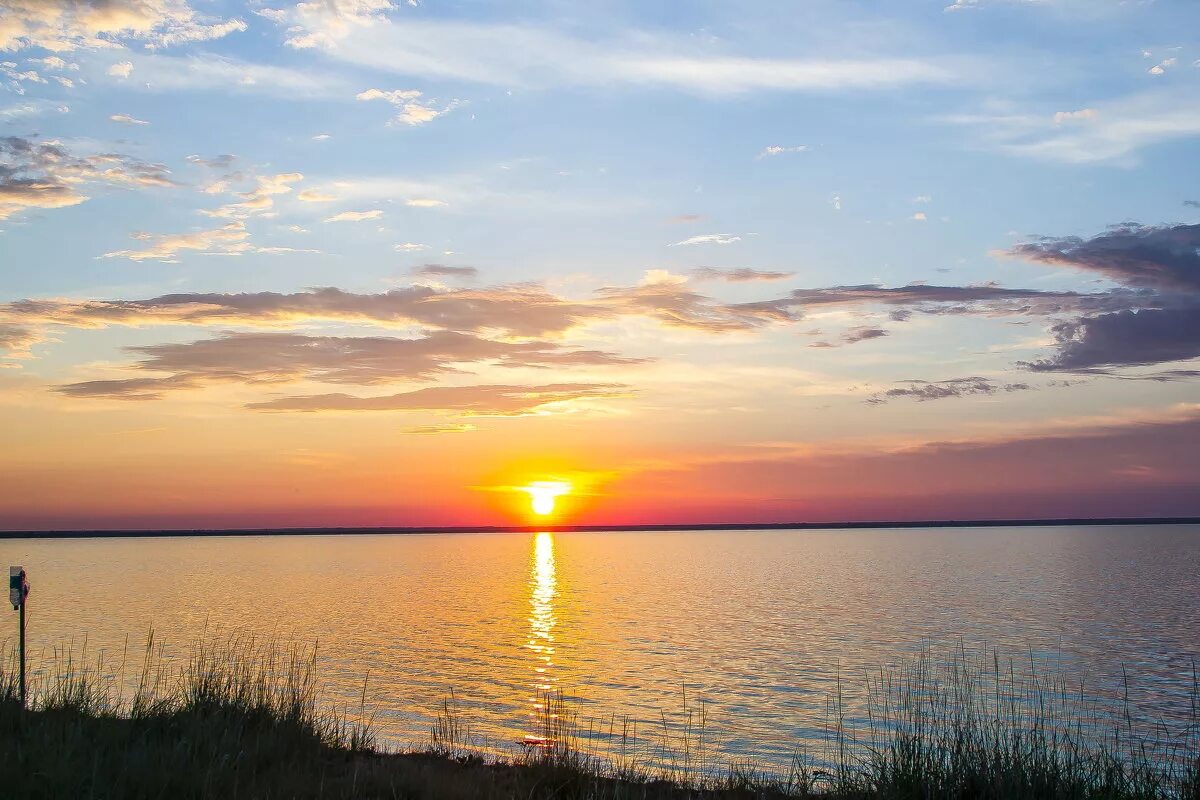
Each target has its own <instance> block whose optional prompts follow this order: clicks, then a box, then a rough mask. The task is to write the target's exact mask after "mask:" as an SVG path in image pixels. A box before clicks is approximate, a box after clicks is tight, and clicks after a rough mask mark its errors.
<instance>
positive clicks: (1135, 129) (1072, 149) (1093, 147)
mask: <svg viewBox="0 0 1200 800" xmlns="http://www.w3.org/2000/svg"><path fill="white" fill-rule="evenodd" d="M1083 111H1085V112H1089V113H1087V114H1083V113H1082V112H1068V113H1072V114H1074V115H1075V116H1069V117H1059V115H1058V114H1054V115H1049V114H1039V113H1022V112H1014V111H1013V110H1011V109H1001V110H1000V111H999V112H998V113H997V112H986V113H981V114H959V115H952V116H948V117H944V118H943V120H944V121H946V122H949V123H952V124H956V125H963V126H967V127H970V128H974V129H975V130H977V131H978V140H977V141H978V145H979V146H981V147H983V148H985V149H989V150H996V151H999V152H1002V153H1007V154H1009V155H1014V156H1021V157H1025V158H1032V159H1037V160H1040V161H1057V162H1062V163H1068V164H1088V163H1095V162H1103V161H1123V162H1126V163H1128V162H1129V160H1130V159H1131V157H1132V156H1134V155H1135V154H1136V153H1137V151H1139V150H1141V149H1143V148H1146V147H1150V146H1152V145H1155V144H1158V143H1160V142H1168V141H1173V140H1177V139H1188V138H1193V137H1196V136H1200V97H1198V96H1197V94H1196V92H1195V91H1194V90H1183V91H1153V92H1145V93H1141V94H1136V95H1129V96H1126V97H1122V98H1118V99H1115V100H1111V101H1107V102H1103V103H1096V104H1094V105H1093V106H1089V107H1088V108H1086V109H1083ZM1066 123H1072V124H1066ZM1074 123H1087V124H1074Z"/></svg>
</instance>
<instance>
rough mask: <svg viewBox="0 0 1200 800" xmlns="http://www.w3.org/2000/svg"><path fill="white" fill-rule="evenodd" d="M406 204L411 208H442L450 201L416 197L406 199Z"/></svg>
mask: <svg viewBox="0 0 1200 800" xmlns="http://www.w3.org/2000/svg"><path fill="white" fill-rule="evenodd" d="M404 205H406V206H409V207H410V208H441V207H443V206H446V205H449V203H447V202H446V201H444V200H433V199H431V198H428V197H415V198H413V199H411V200H405V201H404Z"/></svg>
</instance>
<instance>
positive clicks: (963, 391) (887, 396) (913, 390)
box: [867, 376, 1032, 405]
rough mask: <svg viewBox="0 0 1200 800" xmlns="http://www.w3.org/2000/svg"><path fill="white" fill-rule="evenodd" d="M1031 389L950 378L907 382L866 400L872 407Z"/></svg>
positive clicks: (1028, 387) (1027, 385) (1009, 384)
mask: <svg viewBox="0 0 1200 800" xmlns="http://www.w3.org/2000/svg"><path fill="white" fill-rule="evenodd" d="M1030 388H1032V387H1031V386H1030V385H1029V384H1027V383H1003V384H1002V383H996V382H995V381H993V380H991V379H990V378H981V377H978V376H976V377H971V378H950V379H948V380H944V381H923V380H907V381H901V385H900V386H897V387H895V388H892V389H888V390H886V391H883V392H877V393H876V394H873V395H871V396H870V397H868V398H867V402H868V403H870V404H872V405H881V404H883V403H886V402H888V401H890V400H900V399H909V400H918V401H921V402H927V401H929V400H946V399H949V398H952V397H967V396H970V395H989V396H990V395H994V394H996V393H998V392H1021V391H1025V390H1027V389H1030Z"/></svg>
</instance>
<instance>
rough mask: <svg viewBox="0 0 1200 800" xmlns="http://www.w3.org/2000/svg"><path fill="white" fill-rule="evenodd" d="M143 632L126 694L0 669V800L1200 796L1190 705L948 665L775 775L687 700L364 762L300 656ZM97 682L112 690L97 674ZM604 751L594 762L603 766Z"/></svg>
mask: <svg viewBox="0 0 1200 800" xmlns="http://www.w3.org/2000/svg"><path fill="white" fill-rule="evenodd" d="M167 664H168V661H167V660H166V659H165V658H164V657H163V651H162V648H161V647H160V646H159V645H158V644H157V643H156V642H155V640H154V638H153V636H151V637H150V639H149V641H148V642H147V645H146V648H145V650H144V652H143V654H142V658H141V664H140V669H139V671H138V673H137V674H136V675H135V676H133V679H132V680H131V681H130V685H131V686H132V687H133V689H132V692H131V694H130V696H129V697H128V698H126V697H124V696H123V694H122V692H121V691H119V689H118V687H120V686H122V685H124V682H125V677H124V667H123V665H122V666H121V668H120V669H119V670H118V672H117V673H116V675H117V677H116V678H115V679H114V678H113V677H112V675H111V674H110V673H109V672H108V670H107V669H106V667H105V665H104V664H102V663H95V664H91V663H86V661H85V660H84V659H82V658H76V657H75V656H74V655H73V654H72V653H71V652H70V651H69V650H67V651H56V652H54V653H53V654H52V655H51V657H50V663H49V664H48V665H44V668H43V669H40V670H37V671H36V672H35V679H34V681H33V682H32V684H31V703H30V708H29V709H28V710H24V711H23V710H22V709H21V708H20V704H19V702H18V700H17V687H16V683H15V677H14V670H13V669H12V667H13V662H12V661H11V660H9V662H8V663H7V665H6V666H5V667H4V668H3V669H0V744H2V745H3V746H2V747H0V787H3V796H5V797H9V796H11V797H27V798H72V799H74V798H88V797H96V798H188V797H195V798H206V797H217V796H220V797H246V798H260V797H261V798H309V797H331V798H360V797H362V798H366V797H405V798H431V799H432V798H495V799H496V800H500V799H501V798H514V799H515V798H522V799H523V800H524V799H526V798H546V799H547V800H548V799H549V798H565V799H567V800H584V799H585V798H588V799H590V798H594V799H596V800H604V799H607V798H612V799H613V800H616V799H617V798H664V799H665V798H685V797H686V798H784V797H787V798H808V797H813V796H824V797H830V798H844V799H845V800H851V799H853V798H897V799H898V800H899V799H901V798H903V799H905V800H907V799H908V798H913V799H914V800H916V798H995V800H1006V799H1007V798H1043V797H1044V798H1056V799H1057V798H1062V799H1063V800H1076V799H1078V800H1093V799H1095V800H1100V799H1101V798H1103V799H1104V800H1126V799H1127V798H1128V799H1129V800H1133V799H1134V798H1138V799H1141V798H1146V799H1149V798H1156V799H1157V798H1164V799H1166V798H1181V799H1186V800H1198V799H1200V781H1198V770H1200V725H1198V724H1197V720H1198V718H1200V709H1198V707H1197V698H1198V697H1200V692H1198V691H1197V687H1196V685H1195V680H1193V691H1192V693H1191V698H1190V704H1191V705H1190V709H1184V713H1183V714H1182V715H1181V716H1182V718H1183V719H1184V722H1183V723H1181V724H1176V725H1175V726H1174V727H1170V726H1167V725H1165V724H1161V723H1152V722H1149V721H1139V720H1138V719H1137V718H1136V715H1135V714H1134V712H1133V709H1132V707H1131V704H1130V703H1129V702H1128V700H1127V699H1126V701H1125V703H1124V704H1123V707H1122V706H1121V705H1118V710H1116V711H1113V709H1112V708H1111V707H1109V706H1105V705H1102V704H1100V703H1098V702H1097V701H1095V700H1094V699H1089V698H1088V696H1087V695H1086V693H1084V692H1083V691H1082V689H1080V688H1079V687H1068V685H1067V684H1066V683H1065V682H1064V681H1063V680H1062V679H1061V678H1060V677H1055V676H1040V675H1038V673H1037V671H1036V669H1034V667H1033V662H1032V660H1030V663H1029V665H1028V668H1027V669H1024V670H1019V669H1018V668H1017V667H1016V665H1015V664H1012V663H1001V661H1000V659H999V658H998V657H996V656H994V655H993V656H991V657H990V658H984V657H981V656H980V655H979V654H974V655H972V654H968V653H967V652H966V651H965V650H961V649H960V650H958V651H956V652H955V653H953V654H952V655H950V656H949V657H947V658H945V659H935V658H932V657H931V656H929V655H928V654H926V655H925V656H922V657H920V658H917V659H916V660H914V661H913V662H912V663H910V664H908V665H905V666H903V667H900V668H898V669H895V670H891V671H881V672H880V673H879V674H878V675H877V676H875V677H874V678H872V679H871V680H870V681H868V685H867V687H866V693H867V703H866V722H865V723H859V724H858V725H857V727H855V726H854V725H850V724H849V723H847V717H848V716H849V715H848V714H847V706H846V703H845V700H844V698H843V697H842V692H841V691H840V689H839V691H838V692H837V693H836V696H834V697H831V698H830V706H829V707H830V713H829V722H828V724H827V735H826V746H825V748H824V752H823V753H821V754H820V756H819V757H818V758H811V757H797V758H796V759H795V760H794V762H793V764H792V767H791V769H790V770H787V771H786V772H785V773H784V774H776V773H774V772H771V771H768V770H765V769H762V768H761V767H759V766H757V765H755V764H753V763H749V762H745V763H728V762H726V761H723V760H722V759H721V758H720V757H719V756H718V754H717V752H716V750H715V748H714V747H713V745H712V742H711V738H712V737H711V735H710V727H709V726H710V720H709V714H708V711H707V709H706V707H705V706H704V704H703V703H697V704H694V705H689V704H688V703H687V701H686V700H685V702H684V710H683V712H682V714H677V715H674V718H673V719H671V720H669V719H668V717H667V715H665V714H664V715H663V717H662V724H661V727H660V728H659V730H658V731H656V733H655V735H654V737H653V738H654V745H653V747H651V748H650V749H649V750H647V748H645V747H642V746H635V742H642V741H644V738H645V737H641V736H639V735H638V734H639V731H637V728H636V724H635V723H634V722H633V721H631V720H630V719H628V718H617V717H610V718H608V719H607V720H604V721H602V722H597V721H587V722H581V721H580V719H579V718H578V716H577V715H576V714H575V712H574V711H573V710H572V708H571V707H570V705H569V703H568V702H567V700H566V698H564V696H563V695H562V694H548V695H545V696H544V697H543V698H542V700H541V702H540V703H539V704H538V715H537V727H538V730H537V733H536V735H535V736H532V737H530V738H529V740H528V741H527V743H526V745H525V746H524V747H523V748H522V749H521V750H519V751H517V752H515V753H513V754H512V755H511V756H509V757H504V758H500V757H496V756H494V755H485V754H484V750H482V749H480V748H479V747H478V746H477V743H476V742H475V741H474V737H473V736H472V733H471V729H470V725H469V720H467V719H466V718H465V717H464V715H463V713H462V712H461V710H460V708H459V704H458V701H457V698H456V697H455V696H454V695H453V694H451V696H450V697H448V698H447V699H446V701H445V702H444V703H443V705H442V708H441V709H440V711H439V713H438V715H437V717H436V720H435V722H434V724H433V726H432V729H431V732H430V742H429V746H428V748H427V749H426V750H425V751H423V752H407V753H391V752H385V751H384V750H383V749H381V748H380V746H379V744H378V741H377V739H376V735H375V729H374V725H373V723H374V718H373V716H372V714H371V713H370V712H369V711H368V708H367V706H368V704H367V701H366V697H367V695H366V684H365V682H364V689H363V694H362V698H361V702H360V704H359V708H358V709H357V710H356V711H355V712H354V713H348V712H347V710H346V709H339V708H337V707H334V706H331V705H328V704H324V703H322V702H321V700H320V687H319V681H318V679H317V672H316V666H317V661H316V648H315V647H306V646H296V645H285V644H281V643H279V642H277V641H275V640H270V639H267V640H263V639H256V638H255V637H252V636H245V635H235V636H232V637H229V638H226V639H222V640H219V641H214V640H205V641H202V642H199V643H198V644H197V645H196V646H195V648H194V649H193V651H192V653H191V655H190V657H189V658H188V659H187V661H186V663H185V664H184V665H183V666H182V667H174V668H170V667H168V666H167ZM106 675H108V676H109V677H107V678H106V677H104V676H106ZM601 743H602V745H603V749H602V750H601V749H600V747H601Z"/></svg>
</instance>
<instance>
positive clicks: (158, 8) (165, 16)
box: [0, 0, 246, 53]
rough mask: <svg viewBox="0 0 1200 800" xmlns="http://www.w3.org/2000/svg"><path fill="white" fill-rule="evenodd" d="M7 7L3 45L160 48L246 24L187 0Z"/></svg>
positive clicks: (65, 1) (10, 1) (0, 27)
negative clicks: (200, 10) (203, 12)
mask: <svg viewBox="0 0 1200 800" xmlns="http://www.w3.org/2000/svg"><path fill="white" fill-rule="evenodd" d="M5 12H6V13H5V16H4V17H3V19H0V50H20V49H22V48H25V47H40V48H43V49H45V50H49V51H50V52H52V53H61V52H66V51H70V50H76V49H81V48H87V49H93V48H116V47H120V46H121V45H122V43H123V42H140V43H142V44H143V45H145V46H146V47H147V48H150V49H155V48H162V47H170V46H172V45H176V44H181V43H183V42H196V41H205V40H208V39H219V38H221V37H222V36H226V35H228V34H230V33H234V32H237V31H244V30H246V23H245V22H243V21H242V20H240V19H228V20H221V19H217V18H210V17H202V16H200V15H198V14H197V13H196V11H195V10H194V9H193V8H192V7H191V6H190V5H188V3H187V1H186V0H5Z"/></svg>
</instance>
